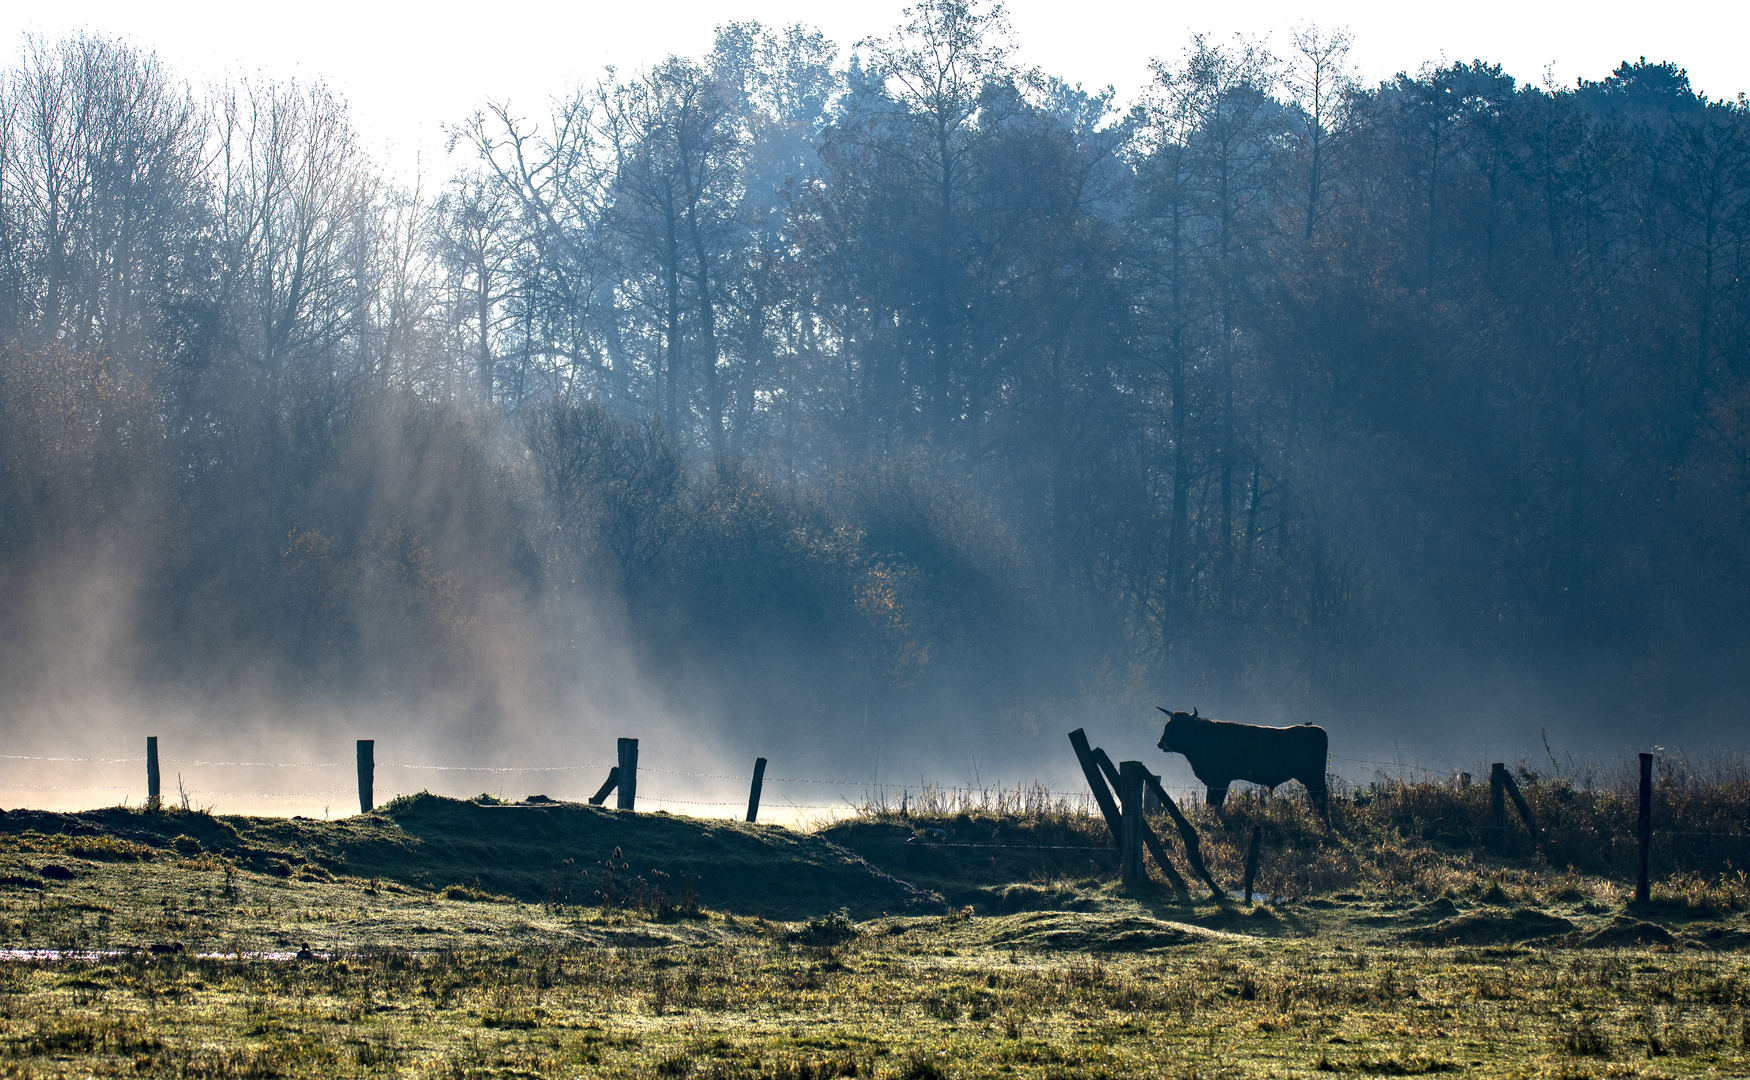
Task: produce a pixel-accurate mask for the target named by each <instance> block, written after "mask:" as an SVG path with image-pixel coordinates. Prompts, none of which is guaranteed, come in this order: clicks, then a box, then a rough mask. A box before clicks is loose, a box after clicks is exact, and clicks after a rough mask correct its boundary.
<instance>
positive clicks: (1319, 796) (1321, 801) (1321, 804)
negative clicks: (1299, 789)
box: [1306, 779, 1331, 827]
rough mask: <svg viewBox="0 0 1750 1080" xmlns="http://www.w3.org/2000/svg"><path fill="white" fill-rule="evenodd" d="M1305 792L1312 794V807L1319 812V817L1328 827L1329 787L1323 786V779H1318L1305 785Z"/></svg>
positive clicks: (1329, 816) (1329, 810)
mask: <svg viewBox="0 0 1750 1080" xmlns="http://www.w3.org/2000/svg"><path fill="white" fill-rule="evenodd" d="M1306 792H1307V794H1308V795H1311V796H1312V804H1313V809H1314V810H1317V811H1318V812H1319V817H1321V818H1323V819H1324V822H1325V825H1326V827H1329V826H1330V824H1331V792H1330V789H1328V788H1326V787H1325V782H1324V780H1322V779H1319V780H1314V781H1313V782H1312V783H1310V784H1308V785H1306Z"/></svg>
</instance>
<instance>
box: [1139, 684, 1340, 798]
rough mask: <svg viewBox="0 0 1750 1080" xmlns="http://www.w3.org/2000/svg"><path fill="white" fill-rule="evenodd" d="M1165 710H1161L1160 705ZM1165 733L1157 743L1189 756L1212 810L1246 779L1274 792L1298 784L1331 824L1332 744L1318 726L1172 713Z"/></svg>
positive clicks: (1169, 713) (1168, 749)
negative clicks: (1328, 780)
mask: <svg viewBox="0 0 1750 1080" xmlns="http://www.w3.org/2000/svg"><path fill="white" fill-rule="evenodd" d="M1155 708H1157V709H1161V707H1160V706H1159V705H1157V706H1155ZM1161 711H1162V712H1164V713H1166V714H1167V727H1166V730H1165V731H1163V732H1161V741H1160V742H1159V743H1158V744H1157V745H1158V746H1160V748H1161V749H1162V750H1164V751H1166V752H1167V753H1169V754H1184V755H1185V760H1186V761H1189V762H1190V763H1191V771H1192V772H1194V773H1196V774H1197V779H1199V780H1201V781H1203V782H1204V783H1205V784H1206V785H1208V787H1209V805H1210V806H1212V807H1214V808H1216V809H1217V810H1219V809H1221V804H1222V801H1223V800H1225V799H1226V798H1227V788H1228V785H1229V784H1231V783H1233V782H1234V781H1235V780H1247V781H1250V782H1251V783H1254V784H1262V785H1263V786H1264V787H1266V788H1270V789H1272V790H1274V789H1275V788H1276V786H1277V785H1278V784H1285V783H1287V782H1288V781H1290V780H1299V781H1300V782H1301V783H1302V784H1304V785H1306V790H1307V794H1308V795H1310V796H1312V802H1313V808H1314V809H1316V810H1317V811H1318V812H1319V816H1320V817H1322V818H1324V819H1325V822H1326V823H1327V824H1329V823H1330V820H1331V810H1330V804H1329V799H1328V793H1327V791H1326V790H1325V759H1326V755H1327V754H1328V752H1329V749H1330V740H1329V739H1328V738H1327V737H1326V735H1325V729H1324V728H1322V727H1318V726H1317V725H1314V724H1300V725H1298V726H1296V727H1285V728H1275V727H1259V726H1258V725H1256V724H1235V723H1230V722H1228V721H1225V720H1211V719H1209V718H1208V717H1203V716H1198V715H1197V710H1196V709H1192V710H1191V711H1190V712H1188V713H1184V712H1168V711H1167V710H1166V709H1161Z"/></svg>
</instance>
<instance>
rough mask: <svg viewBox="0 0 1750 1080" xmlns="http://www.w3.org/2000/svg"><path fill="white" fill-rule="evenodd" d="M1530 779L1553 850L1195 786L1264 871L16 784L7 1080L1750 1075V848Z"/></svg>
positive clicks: (964, 829)
mask: <svg viewBox="0 0 1750 1080" xmlns="http://www.w3.org/2000/svg"><path fill="white" fill-rule="evenodd" d="M1663 784H1664V787H1663V791H1662V795H1663V797H1664V800H1665V801H1664V802H1662V803H1661V806H1662V807H1664V808H1665V809H1666V811H1667V816H1666V817H1665V818H1664V819H1662V820H1665V821H1667V822H1671V823H1672V831H1673V833H1675V832H1676V831H1679V830H1678V829H1677V826H1678V825H1691V826H1699V825H1704V824H1710V823H1711V824H1714V825H1718V824H1720V823H1721V822H1725V821H1727V820H1729V819H1730V816H1731V815H1732V814H1734V813H1736V812H1737V811H1738V809H1741V805H1740V803H1739V802H1737V801H1736V800H1740V799H1741V798H1742V797H1743V794H1744V792H1743V790H1742V787H1741V785H1737V784H1736V782H1735V781H1733V780H1732V779H1731V778H1730V777H1721V776H1717V775H1716V776H1711V777H1697V776H1678V777H1670V776H1668V777H1666V778H1664V781H1663ZM1525 787H1526V789H1527V795H1528V798H1529V799H1530V801H1531V802H1532V804H1533V807H1534V810H1536V811H1537V813H1538V815H1539V820H1540V824H1542V825H1543V826H1544V828H1545V837H1544V838H1543V843H1542V844H1541V845H1533V844H1532V843H1531V841H1530V838H1529V836H1528V835H1526V834H1525V832H1524V830H1523V829H1522V828H1521V829H1520V830H1519V831H1518V833H1517V834H1515V835H1513V836H1510V837H1507V838H1502V837H1492V836H1490V835H1488V833H1489V830H1487V829H1481V830H1480V831H1479V829H1478V828H1477V827H1476V825H1475V823H1476V822H1478V821H1482V822H1486V821H1487V820H1488V818H1487V807H1486V795H1487V791H1486V787H1485V788H1484V789H1483V790H1482V792H1481V794H1482V797H1483V799H1484V805H1482V806H1481V807H1480V810H1481V812H1480V813H1477V812H1476V811H1478V809H1479V808H1478V807H1477V806H1475V805H1473V803H1474V802H1475V800H1476V798H1477V788H1476V787H1475V786H1473V787H1470V788H1465V787H1463V786H1461V785H1455V784H1424V785H1392V786H1385V787H1382V788H1380V789H1377V790H1370V791H1361V792H1353V793H1350V794H1348V795H1346V796H1345V797H1344V798H1343V799H1341V800H1340V801H1339V802H1338V803H1337V805H1336V808H1335V813H1334V814H1333V821H1332V827H1331V828H1330V829H1329V830H1328V831H1327V830H1325V829H1324V828H1323V827H1322V825H1320V824H1319V823H1317V822H1316V821H1315V820H1313V819H1312V818H1311V816H1310V815H1308V814H1307V813H1306V810H1305V808H1304V806H1302V805H1301V804H1300V803H1299V802H1298V801H1296V800H1295V799H1292V798H1280V797H1278V798H1274V799H1270V800H1260V799H1256V798H1238V799H1235V800H1232V801H1230V805H1229V806H1228V808H1227V809H1226V811H1225V813H1224V815H1223V817H1222V818H1219V819H1218V818H1216V817H1215V816H1214V815H1212V814H1210V813H1209V812H1208V811H1207V810H1204V809H1202V808H1195V809H1192V810H1191V816H1192V817H1193V820H1194V821H1196V822H1197V824H1198V826H1199V830H1200V832H1201V833H1202V836H1203V846H1204V851H1205V855H1206V857H1207V859H1208V861H1209V863H1210V867H1211V869H1212V870H1213V871H1214V873H1215V875H1216V877H1217V879H1218V881H1221V882H1224V883H1229V882H1231V883H1235V884H1237V880H1238V874H1239V871H1240V860H1242V859H1243V856H1244V848H1243V841H1244V840H1245V839H1246V838H1248V837H1249V834H1250V829H1251V825H1252V824H1253V823H1254V822H1261V823H1264V824H1265V826H1266V835H1267V836H1268V837H1269V839H1268V842H1267V843H1266V846H1265V851H1266V855H1265V858H1264V862H1263V866H1262V867H1261V869H1260V874H1259V883H1260V891H1261V894H1262V895H1263V896H1265V897H1267V900H1261V901H1259V902H1255V903H1246V902H1244V901H1242V900H1239V899H1236V898H1233V897H1229V896H1224V897H1219V898H1218V897H1214V896H1211V895H1210V894H1209V892H1208V890H1207V889H1198V888H1195V887H1194V888H1193V890H1192V894H1191V896H1190V897H1189V898H1185V897H1180V896H1177V895H1175V894H1174V893H1173V892H1172V891H1171V890H1170V889H1167V888H1166V887H1164V885H1163V886H1159V887H1152V888H1149V889H1146V890H1142V891H1139V892H1136V893H1126V892H1124V891H1123V890H1122V889H1121V888H1120V887H1119V886H1118V885H1117V883H1116V882H1115V880H1114V878H1115V874H1114V865H1113V859H1112V857H1111V853H1110V851H1109V849H1108V848H1106V847H1105V844H1104V835H1103V826H1100V825H1099V823H1098V822H1097V821H1090V820H1089V819H1087V818H1086V817H1084V816H1083V815H1081V814H1079V813H1074V812H1071V811H1070V810H1069V809H1068V808H1067V807H1064V806H1062V805H1054V804H1051V803H1050V802H1049V801H1048V800H1042V799H1032V800H1025V799H1009V798H1007V797H1004V796H998V797H996V798H991V797H988V796H987V797H984V798H982V799H978V800H969V799H968V798H966V797H965V796H960V797H959V798H958V799H950V798H948V797H947V796H940V797H934V798H932V797H926V798H925V799H924V800H923V802H922V805H921V807H911V806H908V808H907V811H906V813H905V814H904V815H901V814H899V813H898V812H896V811H893V810H891V809H887V810H883V809H880V808H873V807H872V808H870V809H869V810H868V812H866V813H865V814H863V815H861V816H860V817H857V818H854V819H851V820H849V821H844V822H839V823H835V824H833V825H831V826H828V827H825V828H823V829H821V830H818V831H816V832H814V833H803V832H797V831H792V830H788V829H783V828H779V827H775V826H757V825H755V826H750V825H744V824H741V823H732V822H724V821H717V820H711V821H703V820H697V819H687V818H679V817H673V816H670V815H666V814H637V815H632V814H621V813H617V812H614V811H606V810H598V809H594V808H589V807H578V806H572V805H567V804H552V803H534V804H528V805H522V806H514V807H513V806H491V805H483V804H480V803H468V802H459V801H455V800H447V799H437V798H434V797H431V796H418V797H413V798H410V799H403V800H398V801H397V802H396V803H394V804H391V805H390V806H389V807H386V808H384V809H383V810H382V811H380V812H379V813H377V814H373V815H367V816H361V817H356V818H351V819H347V820H344V821H340V822H332V823H329V822H314V821H295V820H294V821H287V820H283V819H254V818H237V817H216V816H211V815H206V814H200V813H191V812H184V811H174V810H169V811H161V812H156V813H148V812H143V811H129V810H107V811H98V812H93V813H89V814H78V815H54V814H44V813H32V812H29V811H14V812H11V813H8V814H5V815H3V816H0V948H4V949H5V950H6V953H5V956H6V960H5V962H4V963H3V964H0V1075H5V1076H67V1077H75V1076H77V1077H85V1076H123V1075H125V1076H167V1077H168V1076H174V1077H305V1076H309V1077H328V1076H409V1077H427V1076H429V1077H534V1076H539V1077H572V1076H613V1077H648V1076H657V1077H699V1078H707V1077H749V1078H753V1077H772V1078H779V1077H796V1078H803V1077H831V1076H874V1077H894V1078H923V1077H981V1076H993V1077H995V1076H1001V1077H1008V1076H1014V1077H1039V1078H1048V1077H1049V1078H1062V1080H1068V1078H1073V1077H1086V1078H1093V1077H1158V1076H1171V1077H1193V1076H1196V1077H1220V1076H1232V1077H1252V1076H1257V1077H1291V1076H1300V1077H1312V1076H1315V1075H1320V1074H1331V1073H1344V1074H1351V1075H1367V1076H1402V1075H1421V1074H1435V1073H1448V1074H1454V1075H1476V1076H1551V1077H1572V1078H1579V1077H1598V1078H1602V1077H1628V1076H1648V1077H1652V1076H1685V1075H1746V1074H1750V918H1747V917H1746V910H1747V909H1750V884H1747V883H1746V880H1745V878H1744V876H1743V874H1742V873H1740V872H1738V871H1736V870H1734V869H1732V868H1731V865H1727V864H1728V863H1732V860H1733V859H1735V858H1736V857H1737V856H1736V852H1735V851H1733V850H1730V848H1729V844H1730V842H1733V841H1731V840H1730V838H1729V837H1722V838H1721V839H1722V840H1724V841H1727V842H1725V843H1721V844H1714V845H1706V844H1700V845H1698V844H1687V846H1686V842H1683V841H1679V840H1678V839H1677V838H1676V837H1675V836H1673V837H1670V838H1667V842H1666V843H1665V846H1664V848H1663V851H1664V854H1663V855H1662V856H1661V858H1662V859H1663V860H1664V861H1663V862H1660V863H1658V864H1657V869H1658V870H1659V878H1660V880H1659V881H1658V882H1657V884H1656V885H1655V888H1654V894H1653V899H1652V902H1651V903H1649V904H1644V905H1636V904H1634V903H1632V902H1631V900H1630V896H1631V895H1632V881H1631V880H1629V879H1626V878H1625V877H1624V876H1623V875H1622V874H1621V873H1620V872H1618V868H1617V867H1615V866H1614V865H1613V864H1611V862H1610V860H1611V859H1612V858H1615V857H1616V855H1615V854H1614V851H1615V849H1614V847H1613V846H1610V845H1604V846H1600V844H1599V843H1597V842H1594V843H1592V844H1591V845H1590V847H1591V851H1590V856H1589V857H1591V858H1592V860H1593V861H1592V862H1591V863H1588V862H1586V861H1585V859H1584V858H1582V857H1579V856H1576V857H1574V858H1564V857H1563V854H1562V853H1563V851H1564V846H1563V845H1572V846H1573V850H1575V851H1577V852H1583V851H1585V850H1586V845H1585V844H1584V843H1582V840H1583V838H1584V836H1585V834H1586V831H1587V830H1592V831H1593V832H1594V833H1595V834H1597V835H1603V834H1606V833H1610V832H1612V830H1615V829H1616V828H1617V826H1618V824H1619V823H1618V822H1617V820H1616V818H1617V816H1618V815H1619V814H1620V813H1621V812H1622V806H1621V805H1619V804H1620V803H1621V802H1622V801H1623V796H1622V795H1621V794H1620V793H1619V792H1617V791H1616V789H1614V788H1611V787H1610V786H1608V785H1601V786H1578V785H1569V786H1568V788H1567V789H1566V790H1564V789H1562V788H1561V787H1559V786H1558V785H1557V784H1554V783H1549V782H1538V781H1537V780H1536V779H1535V778H1533V780H1531V781H1529V782H1527V783H1526V784H1525ZM1679 788H1681V789H1682V790H1679ZM1684 800H1687V801H1684ZM1679 806H1682V807H1686V810H1685V812H1686V813H1687V814H1688V815H1689V816H1688V818H1687V819H1683V820H1679V819H1677V818H1676V817H1674V816H1672V815H1674V814H1675V813H1676V808H1677V807H1679ZM1737 820H1738V821H1743V820H1744V818H1743V817H1739V818H1737ZM1159 824H1164V822H1163V823H1157V825H1159ZM1466 830H1469V831H1466ZM1684 831H1687V832H1691V833H1700V832H1704V831H1720V832H1723V831H1724V830H1704V829H1701V828H1690V829H1687V830H1684ZM1170 833H1171V829H1170V828H1167V829H1165V830H1163V835H1168V834H1170ZM1691 839H1694V838H1691ZM1736 842H1741V841H1736ZM1179 854H1180V853H1177V852H1176V853H1175V857H1176V858H1177V857H1179ZM1733 865H1736V864H1735V863H1733ZM1181 869H1183V867H1182V866H1181ZM1189 876H1190V875H1188V874H1187V877H1189ZM300 952H302V953H303V957H304V958H301V959H300V956H299V954H300Z"/></svg>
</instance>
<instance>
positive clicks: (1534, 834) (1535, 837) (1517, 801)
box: [1501, 769, 1543, 851]
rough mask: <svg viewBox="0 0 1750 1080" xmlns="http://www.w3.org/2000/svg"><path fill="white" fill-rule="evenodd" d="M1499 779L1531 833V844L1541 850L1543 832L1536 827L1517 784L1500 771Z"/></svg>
mask: <svg viewBox="0 0 1750 1080" xmlns="http://www.w3.org/2000/svg"><path fill="white" fill-rule="evenodd" d="M1501 778H1502V779H1503V780H1505V781H1506V782H1507V783H1506V788H1507V794H1508V795H1509V796H1510V797H1511V798H1512V799H1513V805H1514V806H1515V807H1516V808H1517V809H1518V810H1519V816H1520V817H1521V818H1523V819H1524V821H1525V827H1526V828H1527V829H1528V830H1530V832H1531V842H1532V844H1533V845H1534V846H1535V847H1536V848H1537V849H1538V850H1539V851H1542V850H1543V830H1541V829H1539V828H1538V827H1537V818H1535V817H1533V816H1532V814H1531V806H1530V805H1529V804H1527V803H1526V801H1525V796H1523V795H1521V794H1519V783H1518V781H1516V780H1514V779H1513V774H1512V773H1510V772H1508V771H1507V770H1505V769H1502V770H1501Z"/></svg>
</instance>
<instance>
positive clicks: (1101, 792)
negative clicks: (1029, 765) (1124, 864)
mask: <svg viewBox="0 0 1750 1080" xmlns="http://www.w3.org/2000/svg"><path fill="white" fill-rule="evenodd" d="M1069 744H1070V745H1071V746H1073V747H1074V748H1075V752H1076V760H1077V761H1079V762H1081V764H1082V775H1083V776H1084V777H1086V778H1087V781H1088V790H1090V791H1092V792H1093V793H1094V802H1096V803H1098V804H1099V806H1100V813H1101V814H1103V815H1104V816H1105V818H1106V828H1108V829H1110V830H1112V842H1113V843H1114V844H1122V843H1123V842H1124V826H1123V824H1122V823H1121V822H1122V819H1121V818H1120V816H1119V813H1118V804H1117V803H1115V802H1113V801H1112V792H1111V790H1110V789H1109V788H1107V787H1106V778H1105V777H1103V776H1101V775H1100V766H1099V765H1097V764H1095V762H1094V752H1093V751H1092V750H1091V749H1089V748H1088V736H1087V735H1086V734H1085V733H1084V732H1083V731H1082V729H1081V728H1076V729H1075V730H1074V731H1072V732H1070V733H1069Z"/></svg>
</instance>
